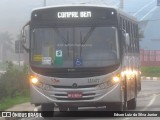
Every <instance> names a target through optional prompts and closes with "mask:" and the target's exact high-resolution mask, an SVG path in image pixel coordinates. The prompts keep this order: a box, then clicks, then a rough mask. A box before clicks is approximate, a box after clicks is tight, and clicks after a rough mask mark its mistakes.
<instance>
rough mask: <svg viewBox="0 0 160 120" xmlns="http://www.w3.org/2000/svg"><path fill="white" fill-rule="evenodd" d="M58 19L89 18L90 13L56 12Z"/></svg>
mask: <svg viewBox="0 0 160 120" xmlns="http://www.w3.org/2000/svg"><path fill="white" fill-rule="evenodd" d="M57 17H58V18H62V19H63V18H91V17H92V13H91V11H80V12H58V13H57Z"/></svg>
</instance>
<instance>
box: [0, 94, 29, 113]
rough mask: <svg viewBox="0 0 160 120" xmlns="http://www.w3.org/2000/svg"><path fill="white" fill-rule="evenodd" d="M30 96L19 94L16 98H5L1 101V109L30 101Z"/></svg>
mask: <svg viewBox="0 0 160 120" xmlns="http://www.w3.org/2000/svg"><path fill="white" fill-rule="evenodd" d="M29 100H30V98H29V96H17V97H14V98H9V97H8V98H4V99H3V100H1V101H0V111H3V110H6V109H8V108H11V107H13V106H14V105H17V104H21V103H25V102H29Z"/></svg>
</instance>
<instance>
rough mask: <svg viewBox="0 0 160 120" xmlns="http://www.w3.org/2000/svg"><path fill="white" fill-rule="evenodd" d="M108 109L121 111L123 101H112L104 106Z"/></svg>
mask: <svg viewBox="0 0 160 120" xmlns="http://www.w3.org/2000/svg"><path fill="white" fill-rule="evenodd" d="M106 109H107V110H108V111H123V103H121V102H120V103H113V104H108V105H107V106H106Z"/></svg>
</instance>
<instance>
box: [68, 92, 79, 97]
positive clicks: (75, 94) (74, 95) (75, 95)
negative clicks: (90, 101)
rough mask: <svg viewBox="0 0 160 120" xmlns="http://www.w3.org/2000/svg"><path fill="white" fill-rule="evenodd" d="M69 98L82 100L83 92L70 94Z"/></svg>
mask: <svg viewBox="0 0 160 120" xmlns="http://www.w3.org/2000/svg"><path fill="white" fill-rule="evenodd" d="M68 98H82V93H81V92H71V93H68Z"/></svg>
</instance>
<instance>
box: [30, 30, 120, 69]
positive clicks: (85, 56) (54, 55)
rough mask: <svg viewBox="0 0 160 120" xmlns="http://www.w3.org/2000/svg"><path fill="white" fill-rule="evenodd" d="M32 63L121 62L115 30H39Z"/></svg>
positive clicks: (80, 64) (79, 64)
mask: <svg viewBox="0 0 160 120" xmlns="http://www.w3.org/2000/svg"><path fill="white" fill-rule="evenodd" d="M31 49H32V50H31V51H32V52H31V62H32V65H36V66H39V67H47V68H48V67H53V68H74V67H106V66H111V65H115V64H117V63H118V59H119V57H118V56H119V55H118V52H117V51H118V40H117V29H116V28H114V27H73V28H36V29H34V30H33V31H32V42H31Z"/></svg>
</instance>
